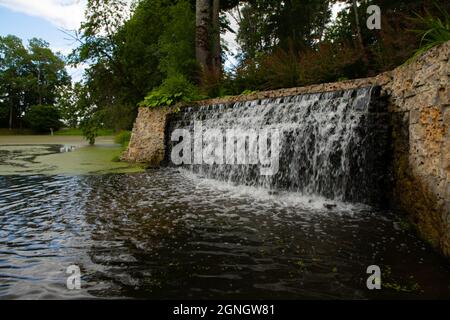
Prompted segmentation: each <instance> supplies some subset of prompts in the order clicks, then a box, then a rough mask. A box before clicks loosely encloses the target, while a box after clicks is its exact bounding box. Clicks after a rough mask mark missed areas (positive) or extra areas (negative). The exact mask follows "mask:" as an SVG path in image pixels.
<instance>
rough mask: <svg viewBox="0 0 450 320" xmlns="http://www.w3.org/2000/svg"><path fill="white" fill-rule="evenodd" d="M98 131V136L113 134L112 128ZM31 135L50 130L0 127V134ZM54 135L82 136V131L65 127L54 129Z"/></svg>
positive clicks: (45, 134)
mask: <svg viewBox="0 0 450 320" xmlns="http://www.w3.org/2000/svg"><path fill="white" fill-rule="evenodd" d="M98 133H99V137H105V136H114V135H115V132H114V130H111V129H100V130H99V132H98ZM31 135H40V136H47V135H50V132H48V133H38V132H35V131H33V130H30V129H12V130H9V129H7V128H0V136H31ZM54 135H55V136H82V135H83V132H82V131H81V129H73V128H67V129H61V130H59V131H55V132H54Z"/></svg>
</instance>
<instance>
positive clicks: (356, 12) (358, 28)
mask: <svg viewBox="0 0 450 320" xmlns="http://www.w3.org/2000/svg"><path fill="white" fill-rule="evenodd" d="M353 11H354V13H355V22H356V34H357V36H358V42H359V45H360V46H361V49H363V50H364V43H363V39H362V35H361V26H360V25H359V16H358V5H357V3H356V0H353Z"/></svg>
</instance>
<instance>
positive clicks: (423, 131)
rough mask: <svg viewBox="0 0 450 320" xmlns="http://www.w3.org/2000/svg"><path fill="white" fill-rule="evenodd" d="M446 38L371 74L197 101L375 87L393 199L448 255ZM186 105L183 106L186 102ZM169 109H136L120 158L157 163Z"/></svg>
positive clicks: (449, 150) (449, 92) (449, 44)
mask: <svg viewBox="0 0 450 320" xmlns="http://www.w3.org/2000/svg"><path fill="white" fill-rule="evenodd" d="M449 55H450V42H447V43H445V44H443V45H441V46H439V47H436V48H433V49H431V50H430V51H428V52H427V53H426V54H424V55H423V56H422V57H420V58H419V59H417V60H415V61H414V62H412V63H409V64H406V65H404V66H401V67H399V68H397V69H395V70H393V71H391V72H386V73H383V74H380V75H378V76H377V77H373V78H366V79H356V80H350V81H343V82H336V83H327V84H319V85H313V86H308V87H301V88H290V89H282V90H275V91H265V92H258V93H255V94H252V95H246V96H235V97H227V98H221V99H212V100H206V101H201V102H198V103H197V105H208V104H216V103H229V102H238V101H248V100H258V99H264V98H274V97H282V96H290V95H298V94H302V93H316V92H326V91H335V90H343V89H351V88H358V87H363V86H368V85H380V86H381V87H382V91H383V95H384V96H386V99H388V101H389V111H390V114H391V125H392V126H391V127H392V155H393V156H392V163H391V165H390V170H391V174H392V186H386V188H387V190H388V189H391V187H392V189H391V190H392V201H391V202H392V203H391V205H392V206H393V207H394V208H397V209H399V210H401V211H404V212H406V213H407V214H408V216H409V217H410V218H411V221H412V222H413V223H414V224H415V225H416V226H417V230H418V231H419V233H420V234H421V235H422V237H423V238H424V239H426V240H427V241H428V242H429V243H430V244H431V245H433V246H434V247H436V248H438V249H440V251H441V252H442V253H444V254H445V255H447V256H450V138H449V134H450V132H449V130H450V129H449V127H450V105H449V104H450V102H449V101H450V87H449V86H450V81H449V80H450V79H449V77H450V62H449ZM186 107H187V106H186ZM172 110H173V109H168V110H166V109H151V110H150V109H147V108H141V109H140V110H139V115H138V118H137V120H136V124H135V127H134V129H133V133H132V138H131V142H130V146H129V148H128V150H127V151H126V152H125V153H124V155H123V159H124V160H126V161H132V162H146V163H148V164H150V165H159V164H160V163H161V161H162V160H163V158H164V152H165V146H164V134H165V132H164V131H165V127H166V116H167V114H168V113H170V112H172Z"/></svg>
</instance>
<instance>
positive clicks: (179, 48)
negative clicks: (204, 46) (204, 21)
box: [159, 0, 197, 81]
mask: <svg viewBox="0 0 450 320" xmlns="http://www.w3.org/2000/svg"><path fill="white" fill-rule="evenodd" d="M163 18H164V31H163V33H162V34H161V37H160V38H159V47H160V51H161V53H162V56H161V59H160V63H159V69H160V70H161V71H162V72H163V73H164V74H165V75H166V76H168V77H170V76H172V75H177V74H182V75H184V76H185V77H186V78H187V79H189V80H191V81H192V80H194V79H195V77H196V74H197V61H196V59H195V45H194V44H195V13H194V10H193V9H192V6H191V4H190V1H187V0H179V1H177V2H176V3H175V4H174V5H173V6H171V7H169V8H168V9H167V15H165V16H164V17H163Z"/></svg>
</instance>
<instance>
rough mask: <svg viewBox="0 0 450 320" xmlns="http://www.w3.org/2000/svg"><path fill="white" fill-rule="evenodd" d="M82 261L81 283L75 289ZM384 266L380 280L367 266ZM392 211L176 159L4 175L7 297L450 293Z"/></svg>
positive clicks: (0, 192) (438, 263)
mask: <svg viewBox="0 0 450 320" xmlns="http://www.w3.org/2000/svg"><path fill="white" fill-rule="evenodd" d="M73 264H75V265H78V266H80V268H81V272H82V290H80V291H70V290H68V289H67V288H66V277H67V276H68V275H67V274H66V273H65V272H66V268H67V267H68V266H70V265H73ZM372 264H376V265H379V266H380V267H381V269H382V286H383V288H382V289H381V290H378V291H376V292H374V291H369V290H368V289H367V288H366V285H365V282H366V278H367V276H368V275H366V268H367V266H369V265H372ZM449 286H450V270H449V267H448V264H447V263H446V262H445V261H443V260H441V259H440V258H439V257H438V256H437V255H436V254H434V253H433V252H432V251H431V250H430V249H429V248H427V247H426V246H425V245H424V243H423V242H421V241H420V240H418V239H417V237H416V236H415V235H414V233H413V232H412V231H410V230H408V228H407V225H406V224H405V223H403V222H402V221H400V220H399V219H398V218H396V217H395V216H394V215H393V214H391V213H390V212H379V211H376V210H374V209H371V208H370V207H363V206H356V205H353V206H352V205H344V204H340V203H338V204H337V207H336V208H332V209H331V210H328V209H325V208H324V206H323V200H322V199H314V198H308V197H302V196H301V195H299V194H296V193H279V194H274V195H270V194H268V193H267V191H264V190H260V189H252V188H244V187H232V186H229V185H226V184H224V183H219V182H213V181H210V180H204V179H199V178H196V177H194V176H192V175H190V174H189V173H185V172H178V171H177V170H174V169H160V170H152V171H148V172H146V173H140V174H110V175H91V176H32V175H28V176H17V175H11V176H0V298H3V299H13V298H45V299H53V298H63V299H70V298H112V297H132V298H157V299H163V298H180V299H185V298H186V299H188V298H294V299H303V298H313V299H315V298H321V299H322V298H357V299H359V298H363V299H365V298H445V299H448V298H450V287H449Z"/></svg>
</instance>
